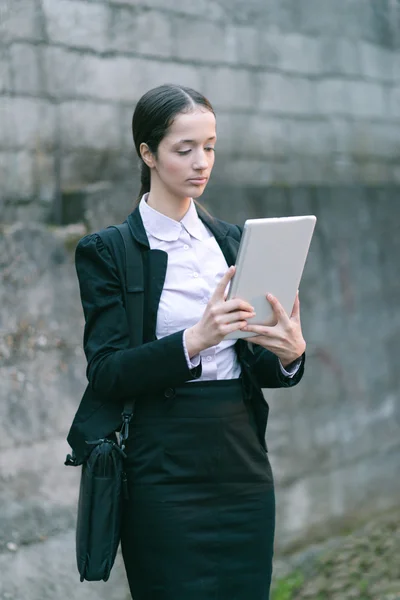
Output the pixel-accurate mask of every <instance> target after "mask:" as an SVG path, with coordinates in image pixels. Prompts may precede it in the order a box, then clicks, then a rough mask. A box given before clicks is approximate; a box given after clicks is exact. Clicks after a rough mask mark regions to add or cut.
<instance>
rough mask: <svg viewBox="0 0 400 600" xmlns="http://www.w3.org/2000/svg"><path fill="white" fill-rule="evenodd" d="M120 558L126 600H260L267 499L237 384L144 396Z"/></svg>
mask: <svg viewBox="0 0 400 600" xmlns="http://www.w3.org/2000/svg"><path fill="white" fill-rule="evenodd" d="M126 449H127V454H128V459H127V467H128V468H127V474H128V483H129V500H126V501H125V505H124V511H123V529H122V539H121V546H122V553H123V559H124V563H125V568H126V572H127V576H128V580H129V585H130V590H131V594H132V598H133V599H134V600H268V598H269V589H270V582H271V572H272V555H273V543H274V529H275V496H274V485H273V477H272V472H271V467H270V464H269V460H268V455H267V453H266V451H265V449H264V448H263V447H262V445H261V444H260V442H259V440H258V437H257V433H256V427H255V423H254V417H253V414H252V410H251V408H250V406H249V405H248V403H247V402H245V400H244V394H243V391H242V380H241V378H239V379H231V380H218V381H206V382H193V383H187V384H184V385H182V386H179V387H176V388H168V389H166V390H163V391H162V392H161V393H160V394H159V395H152V396H151V397H150V396H149V397H143V398H140V400H138V402H137V404H136V413H135V417H134V420H133V423H132V427H131V434H130V436H129V439H128V442H127V446H126Z"/></svg>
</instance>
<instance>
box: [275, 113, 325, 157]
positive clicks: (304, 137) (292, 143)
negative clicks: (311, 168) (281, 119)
mask: <svg viewBox="0 0 400 600" xmlns="http://www.w3.org/2000/svg"><path fill="white" fill-rule="evenodd" d="M287 139H288V146H289V152H292V153H295V154H306V155H315V156H330V155H331V154H332V152H333V151H334V150H335V135H334V130H333V128H332V126H331V123H330V121H328V120H321V121H315V120H305V121H300V120H294V119H291V120H288V121H287Z"/></svg>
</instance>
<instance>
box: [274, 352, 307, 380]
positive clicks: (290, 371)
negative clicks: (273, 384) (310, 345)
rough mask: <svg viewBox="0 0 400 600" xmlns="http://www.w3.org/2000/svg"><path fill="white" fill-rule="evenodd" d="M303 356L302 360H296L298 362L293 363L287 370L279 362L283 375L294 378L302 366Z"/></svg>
mask: <svg viewBox="0 0 400 600" xmlns="http://www.w3.org/2000/svg"><path fill="white" fill-rule="evenodd" d="M301 358H302V357H301V356H300V358H296V360H294V361H293V362H292V363H290V365H288V366H287V368H286V369H285V367H283V366H282V363H281V361H280V359H279V358H278V360H279V366H280V368H281V371H282V373H283V374H284V375H285V377H294V376H295V375H296V373H297V371H298V370H299V369H300V365H301Z"/></svg>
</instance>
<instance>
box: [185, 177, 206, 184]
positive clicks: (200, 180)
mask: <svg viewBox="0 0 400 600" xmlns="http://www.w3.org/2000/svg"><path fill="white" fill-rule="evenodd" d="M189 181H191V182H192V183H197V184H201V183H206V181H207V177H193V178H192V179H189Z"/></svg>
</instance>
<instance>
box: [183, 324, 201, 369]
mask: <svg viewBox="0 0 400 600" xmlns="http://www.w3.org/2000/svg"><path fill="white" fill-rule="evenodd" d="M185 335H186V329H185V331H184V332H183V339H182V341H183V351H184V353H185V357H186V362H187V364H188V367H189V369H195V368H196V367H198V366H199V364H200V360H201V358H200V354H196V355H195V356H192V358H191V359H190V358H189V352H188V350H187V347H186V338H185Z"/></svg>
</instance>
